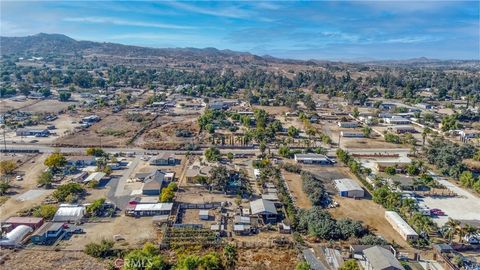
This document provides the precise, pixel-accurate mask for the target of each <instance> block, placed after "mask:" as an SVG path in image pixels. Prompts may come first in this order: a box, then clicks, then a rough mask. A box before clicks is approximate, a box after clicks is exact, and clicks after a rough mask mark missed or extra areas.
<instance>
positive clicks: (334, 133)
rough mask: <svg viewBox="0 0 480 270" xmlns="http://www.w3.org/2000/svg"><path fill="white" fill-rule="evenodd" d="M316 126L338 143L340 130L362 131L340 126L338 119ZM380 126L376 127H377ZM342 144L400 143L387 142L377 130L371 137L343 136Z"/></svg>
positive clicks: (378, 145) (380, 145)
mask: <svg viewBox="0 0 480 270" xmlns="http://www.w3.org/2000/svg"><path fill="white" fill-rule="evenodd" d="M349 120H350V119H349ZM314 126H315V127H317V128H319V129H320V130H322V131H323V132H324V133H325V134H327V135H328V136H330V138H331V139H332V141H333V142H334V143H337V144H338V139H339V136H340V132H342V131H357V132H361V129H360V128H356V129H353V128H340V127H339V126H338V125H337V122H336V121H322V124H315V125H314ZM376 128H378V127H375V129H376ZM340 140H341V146H342V147H344V148H365V149H370V148H396V147H398V145H396V144H392V143H388V142H385V140H384V139H383V137H381V136H380V135H379V134H378V133H376V132H375V131H372V133H371V138H345V137H341V138H340Z"/></svg>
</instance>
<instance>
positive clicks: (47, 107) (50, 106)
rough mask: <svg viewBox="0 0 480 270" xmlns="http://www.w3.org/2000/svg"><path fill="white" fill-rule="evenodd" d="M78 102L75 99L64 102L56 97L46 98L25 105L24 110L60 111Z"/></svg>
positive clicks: (40, 111)
mask: <svg viewBox="0 0 480 270" xmlns="http://www.w3.org/2000/svg"><path fill="white" fill-rule="evenodd" d="M77 103H78V102H74V101H69V102H62V101H59V100H55V99H45V100H41V101H40V102H37V103H34V104H32V105H30V106H27V107H24V108H23V109H22V110H23V111H28V112H34V113H36V112H39V113H58V112H60V111H63V110H66V109H67V108H68V106H70V105H75V104H77Z"/></svg>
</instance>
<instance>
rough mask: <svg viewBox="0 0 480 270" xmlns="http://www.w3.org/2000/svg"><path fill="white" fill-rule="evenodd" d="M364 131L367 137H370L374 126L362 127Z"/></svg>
mask: <svg viewBox="0 0 480 270" xmlns="http://www.w3.org/2000/svg"><path fill="white" fill-rule="evenodd" d="M362 132H363V136H365V137H366V138H369V137H370V135H371V134H372V128H371V127H368V126H365V127H363V128H362Z"/></svg>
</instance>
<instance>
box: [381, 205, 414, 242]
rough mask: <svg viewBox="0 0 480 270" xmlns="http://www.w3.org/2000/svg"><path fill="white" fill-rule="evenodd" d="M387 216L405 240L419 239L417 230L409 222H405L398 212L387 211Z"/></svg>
mask: <svg viewBox="0 0 480 270" xmlns="http://www.w3.org/2000/svg"><path fill="white" fill-rule="evenodd" d="M385 218H386V219H387V221H388V223H390V225H392V227H393V229H395V231H397V232H398V233H399V234H400V235H401V236H402V238H403V239H404V240H406V241H410V240H416V239H418V234H417V232H415V230H414V229H412V227H410V225H408V223H407V222H405V220H403V219H402V217H400V215H399V214H398V213H397V212H395V211H385Z"/></svg>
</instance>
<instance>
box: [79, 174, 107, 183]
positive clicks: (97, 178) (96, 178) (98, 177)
mask: <svg viewBox="0 0 480 270" xmlns="http://www.w3.org/2000/svg"><path fill="white" fill-rule="evenodd" d="M106 175H107V174H106V173H104V172H94V173H91V174H90V175H89V176H88V177H87V178H86V179H85V180H83V182H84V183H88V182H91V181H97V182H100V180H102V179H103V178H104V177H105V176H106Z"/></svg>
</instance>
